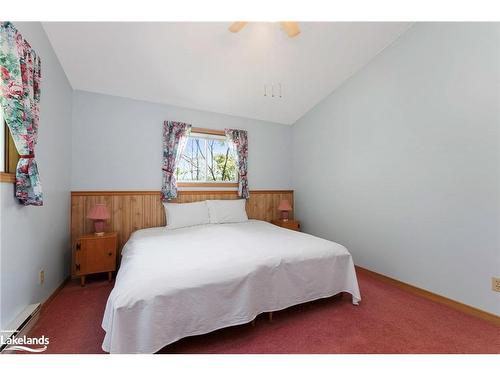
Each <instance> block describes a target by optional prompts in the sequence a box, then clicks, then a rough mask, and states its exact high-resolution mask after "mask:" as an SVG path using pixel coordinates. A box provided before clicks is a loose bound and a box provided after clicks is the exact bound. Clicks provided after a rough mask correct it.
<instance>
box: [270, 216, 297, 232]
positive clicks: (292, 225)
mask: <svg viewBox="0 0 500 375" xmlns="http://www.w3.org/2000/svg"><path fill="white" fill-rule="evenodd" d="M271 223H273V224H274V225H277V226H279V227H282V228H286V229H291V230H296V231H297V232H300V221H298V220H293V219H288V220H287V221H285V220H281V219H278V220H272V221H271Z"/></svg>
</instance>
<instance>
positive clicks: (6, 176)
mask: <svg viewBox="0 0 500 375" xmlns="http://www.w3.org/2000/svg"><path fill="white" fill-rule="evenodd" d="M0 182H8V183H14V182H16V175H15V174H14V173H5V172H0Z"/></svg>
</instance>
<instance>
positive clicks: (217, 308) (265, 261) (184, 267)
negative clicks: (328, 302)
mask: <svg viewBox="0 0 500 375" xmlns="http://www.w3.org/2000/svg"><path fill="white" fill-rule="evenodd" d="M122 255H123V258H122V263H121V267H120V270H119V272H118V275H117V278H116V283H115V287H114V289H113V291H112V292H111V294H110V296H109V299H108V302H107V305H106V311H105V313H104V318H103V322H102V327H103V328H104V330H105V331H106V336H105V338H104V342H103V345H102V348H103V350H105V351H107V352H110V353H154V352H156V351H158V350H159V349H161V348H162V347H164V346H166V345H167V344H170V343H172V342H174V341H177V340H179V339H181V338H183V337H186V336H192V335H198V334H204V333H208V332H211V331H214V330H217V329H220V328H223V327H228V326H233V325H238V324H243V323H248V322H250V321H252V320H253V319H254V318H255V317H256V316H257V315H258V314H260V313H262V312H267V311H277V310H281V309H284V308H286V307H289V306H292V305H296V304H299V303H302V302H307V301H312V300H315V299H318V298H323V297H329V296H332V295H335V294H337V293H339V292H348V293H350V294H351V295H352V298H353V303H354V304H357V303H358V301H360V300H361V296H360V293H359V288H358V282H357V279H356V273H355V270H354V264H353V260H352V257H351V255H350V254H349V252H348V251H347V250H346V248H345V247H343V246H341V245H339V244H336V243H334V242H331V241H327V240H323V239H320V238H317V237H314V236H311V235H308V234H304V233H299V232H294V231H291V230H287V229H283V228H280V227H277V226H274V225H272V224H269V223H266V222H263V221H257V220H250V221H248V222H245V223H238V224H208V225H202V226H196V227H190V228H182V229H176V230H170V231H169V230H165V229H164V228H151V229H143V230H139V231H137V232H135V233H134V234H133V235H132V236H131V237H130V239H129V241H128V242H127V244H126V245H125V247H124V249H123V252H122Z"/></svg>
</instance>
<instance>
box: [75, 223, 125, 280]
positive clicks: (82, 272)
mask: <svg viewBox="0 0 500 375" xmlns="http://www.w3.org/2000/svg"><path fill="white" fill-rule="evenodd" d="M116 244H117V233H116V232H108V233H104V234H103V235H101V236H97V235H95V234H86V235H83V236H80V237H78V238H77V239H76V243H75V249H74V256H73V267H72V271H73V275H74V276H77V277H80V284H81V286H85V276H86V275H90V274H92V273H101V272H107V273H108V280H109V281H110V282H111V280H112V277H113V271H116Z"/></svg>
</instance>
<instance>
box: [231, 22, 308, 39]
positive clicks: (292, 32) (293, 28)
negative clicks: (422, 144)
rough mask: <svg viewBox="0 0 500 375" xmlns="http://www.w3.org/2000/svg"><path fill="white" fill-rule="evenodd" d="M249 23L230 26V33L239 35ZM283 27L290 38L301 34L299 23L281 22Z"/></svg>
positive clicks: (235, 23) (237, 23)
mask: <svg viewBox="0 0 500 375" xmlns="http://www.w3.org/2000/svg"><path fill="white" fill-rule="evenodd" d="M247 23H248V22H234V23H232V24H231V26H229V31H231V32H232V33H237V32H238V31H240V30H241V29H243V28H244V27H245V26H246V24H247ZM280 23H281V27H282V28H283V30H284V31H285V32H286V33H287V35H288V36H289V37H290V38H293V37H294V36H297V35H299V34H300V28H299V23H298V22H280Z"/></svg>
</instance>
